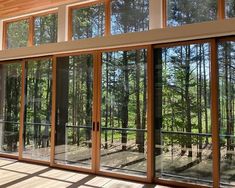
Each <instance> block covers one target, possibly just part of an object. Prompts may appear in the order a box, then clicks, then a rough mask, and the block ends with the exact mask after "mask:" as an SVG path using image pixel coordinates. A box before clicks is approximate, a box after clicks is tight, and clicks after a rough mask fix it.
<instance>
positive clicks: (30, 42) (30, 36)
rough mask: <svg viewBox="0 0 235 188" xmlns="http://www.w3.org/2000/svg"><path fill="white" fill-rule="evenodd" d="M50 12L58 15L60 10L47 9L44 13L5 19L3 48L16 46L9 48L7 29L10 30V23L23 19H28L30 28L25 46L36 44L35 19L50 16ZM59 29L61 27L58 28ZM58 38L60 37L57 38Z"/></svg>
mask: <svg viewBox="0 0 235 188" xmlns="http://www.w3.org/2000/svg"><path fill="white" fill-rule="evenodd" d="M50 14H57V15H58V11H57V10H51V11H47V12H43V13H38V14H33V15H30V16H25V17H21V18H16V19H10V20H6V21H3V40H2V41H3V44H2V49H3V50H6V49H14V48H8V45H7V30H8V25H9V24H11V23H14V22H18V21H22V20H28V23H29V28H28V43H27V46H25V47H31V46H34V45H35V44H34V36H35V33H34V20H35V18H36V17H43V16H48V15H50ZM57 25H58V23H57ZM58 29H59V28H58ZM57 40H58V39H57Z"/></svg>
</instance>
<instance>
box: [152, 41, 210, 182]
mask: <svg viewBox="0 0 235 188" xmlns="http://www.w3.org/2000/svg"><path fill="white" fill-rule="evenodd" d="M154 53H155V57H156V58H155V60H154V61H155V72H154V74H155V78H154V84H155V97H154V98H155V170H156V176H157V177H160V178H163V179H171V180H179V181H184V182H185V181H187V182H191V183H196V184H198V183H206V184H211V181H212V137H211V107H210V45H209V44H207V43H206V44H192V45H188V46H177V47H171V48H162V49H155V52H154Z"/></svg>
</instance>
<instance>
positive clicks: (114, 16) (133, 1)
mask: <svg viewBox="0 0 235 188" xmlns="http://www.w3.org/2000/svg"><path fill="white" fill-rule="evenodd" d="M111 9H112V10H111V11H112V12H111V34H113V35H115V34H122V33H129V32H139V31H146V30H148V29H149V0H111Z"/></svg>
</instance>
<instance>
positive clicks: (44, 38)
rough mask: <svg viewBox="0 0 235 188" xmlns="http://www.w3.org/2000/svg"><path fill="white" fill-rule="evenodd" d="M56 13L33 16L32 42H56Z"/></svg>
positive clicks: (38, 43) (37, 43)
mask: <svg viewBox="0 0 235 188" xmlns="http://www.w3.org/2000/svg"><path fill="white" fill-rule="evenodd" d="M57 22H58V15H57V14H49V15H46V16H38V17H35V18H34V44H35V45H40V44H45V43H53V42H57Z"/></svg>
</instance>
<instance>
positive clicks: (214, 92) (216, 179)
mask: <svg viewBox="0 0 235 188" xmlns="http://www.w3.org/2000/svg"><path fill="white" fill-rule="evenodd" d="M218 101H219V93H218V62H217V43H216V39H213V40H212V41H211V126H212V159H213V187H214V188H217V187H219V185H220V144H219V116H218V114H219V109H218Z"/></svg>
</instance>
